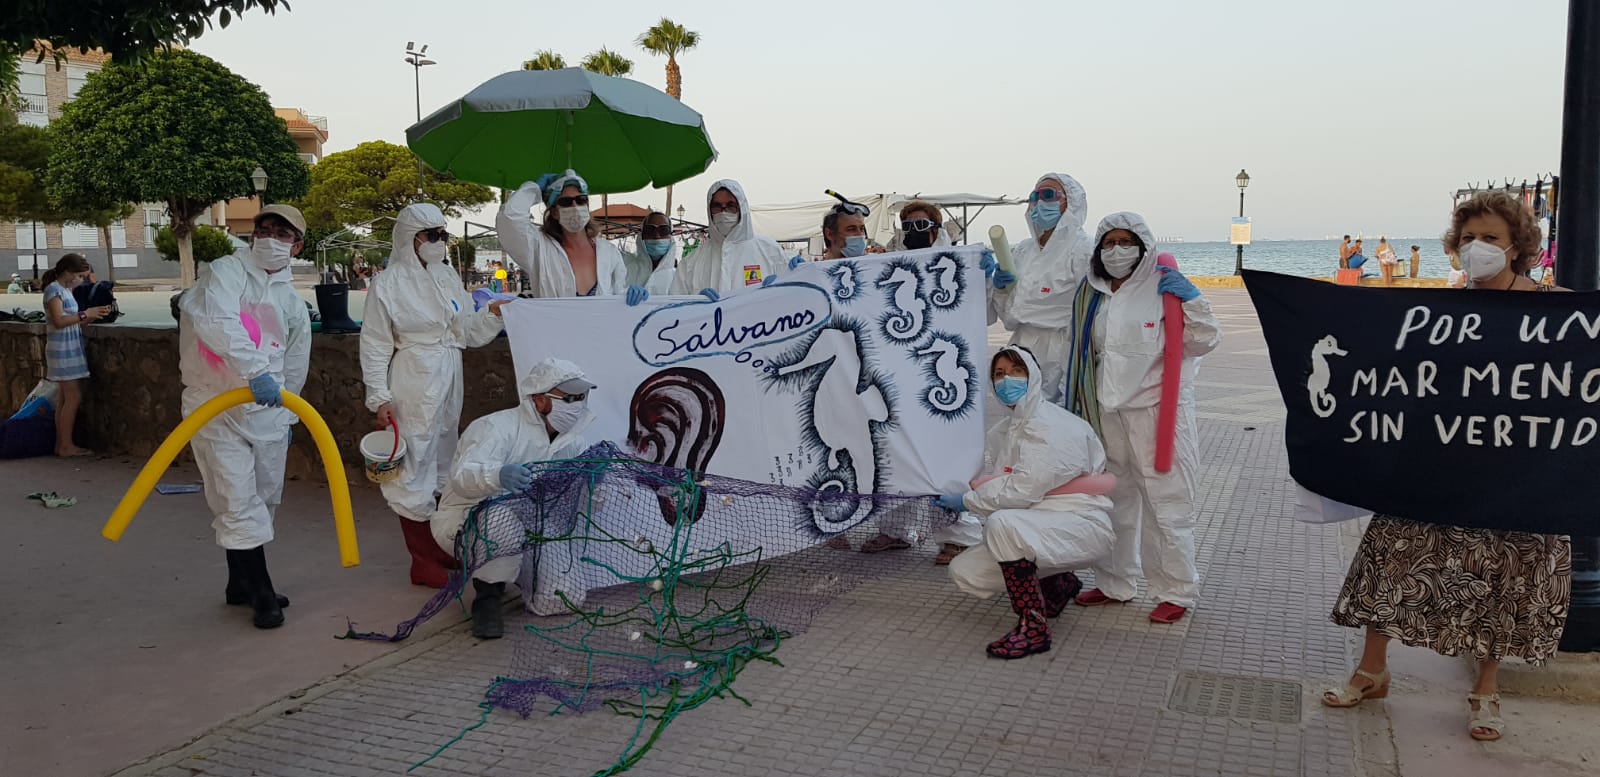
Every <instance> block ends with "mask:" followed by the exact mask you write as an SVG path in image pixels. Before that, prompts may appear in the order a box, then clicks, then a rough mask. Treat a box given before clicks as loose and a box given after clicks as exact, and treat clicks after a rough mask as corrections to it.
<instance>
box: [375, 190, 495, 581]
mask: <svg viewBox="0 0 1600 777" xmlns="http://www.w3.org/2000/svg"><path fill="white" fill-rule="evenodd" d="M448 240H449V233H448V232H447V231H446V230H445V218H444V213H443V212H441V211H440V210H439V208H438V206H436V205H433V204H430V203H426V202H419V203H416V204H414V205H407V206H406V207H405V208H404V209H402V210H401V211H400V213H399V215H398V216H396V217H395V224H394V245H393V250H392V251H391V253H390V254H389V266H388V268H387V269H385V270H384V271H383V272H381V273H378V275H377V276H376V277H374V278H373V279H372V287H371V289H369V290H368V291H367V302H366V308H365V314H366V320H365V321H363V322H362V326H361V376H362V380H363V382H364V383H366V386H367V409H368V410H371V411H372V412H373V413H375V414H377V421H378V426H379V428H380V429H387V428H388V427H389V425H390V424H394V425H395V426H397V427H398V428H399V430H400V439H401V440H402V441H404V442H405V449H406V450H405V458H404V459H402V461H401V466H400V476H399V477H398V478H395V479H394V480H391V481H389V482H387V483H384V484H383V485H382V489H383V498H384V499H385V500H387V501H388V503H389V509H391V510H393V511H395V513H396V514H398V515H399V516H400V529H401V531H402V532H403V533H404V535H405V540H406V550H408V551H410V553H411V582H412V583H414V584H416V585H423V586H428V587H430V588H443V587H444V585H445V583H446V582H448V581H449V576H450V575H449V571H450V569H451V568H452V567H453V566H454V564H455V559H454V558H452V557H451V556H450V554H448V553H441V552H440V551H439V547H438V545H437V544H436V543H435V542H434V541H433V537H432V536H431V535H430V534H429V533H428V526H427V522H428V520H429V519H430V518H432V517H433V512H434V509H435V507H436V499H437V497H436V496H435V495H436V494H437V493H438V492H439V491H440V490H441V489H442V488H443V486H444V483H445V480H446V478H447V477H448V475H449V470H448V469H447V468H448V467H449V466H450V460H451V459H452V458H453V457H454V456H455V452H456V438H457V434H458V432H459V429H460V423H461V400H462V396H463V390H462V375H461V351H462V349H463V348H476V347H479V346H483V345H488V344H489V343H490V342H491V341H493V340H494V338H495V336H496V335H498V334H499V333H500V328H501V321H500V306H501V305H503V304H504V302H502V301H498V300H497V301H495V302H491V303H490V304H489V306H488V307H486V308H484V309H483V310H480V311H476V312H474V310H473V305H472V296H471V295H469V294H468V293H467V292H466V290H465V289H464V288H462V285H461V277H460V276H459V275H457V274H456V271H455V270H453V269H451V268H450V266H449V265H447V264H445V257H446V245H447V243H448Z"/></svg>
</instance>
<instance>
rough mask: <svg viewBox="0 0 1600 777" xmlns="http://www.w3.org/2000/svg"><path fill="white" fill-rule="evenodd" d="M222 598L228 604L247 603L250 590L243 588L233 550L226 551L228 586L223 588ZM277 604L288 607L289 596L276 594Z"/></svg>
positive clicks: (241, 576) (242, 579) (236, 558)
mask: <svg viewBox="0 0 1600 777" xmlns="http://www.w3.org/2000/svg"><path fill="white" fill-rule="evenodd" d="M222 598H223V600H224V601H226V602H227V603H228V604H249V603H250V590H249V589H247V588H245V585H244V575H243V574H241V573H240V572H239V560H238V557H237V556H235V555H234V554H233V551H231V550H230V551H228V587H227V588H225V589H223V591H222ZM278 606H279V607H288V606H289V597H287V596H284V595H283V594H278Z"/></svg>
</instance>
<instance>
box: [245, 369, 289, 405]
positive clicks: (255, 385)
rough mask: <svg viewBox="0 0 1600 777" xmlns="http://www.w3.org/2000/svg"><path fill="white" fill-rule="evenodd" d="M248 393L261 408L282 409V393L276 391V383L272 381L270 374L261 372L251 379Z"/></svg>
mask: <svg viewBox="0 0 1600 777" xmlns="http://www.w3.org/2000/svg"><path fill="white" fill-rule="evenodd" d="M250 393H251V394H254V395H255V397H256V404H258V405H261V406H262V407H283V392H281V391H279V390H278V381H276V380H273V379H272V374H271V373H268V372H263V373H261V374H260V375H257V376H255V377H254V378H251V379H250Z"/></svg>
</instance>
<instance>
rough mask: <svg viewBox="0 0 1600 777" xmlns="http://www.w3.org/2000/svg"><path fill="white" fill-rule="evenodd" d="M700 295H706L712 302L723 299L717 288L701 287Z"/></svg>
mask: <svg viewBox="0 0 1600 777" xmlns="http://www.w3.org/2000/svg"><path fill="white" fill-rule="evenodd" d="M700 296H702V297H705V298H706V299H708V300H711V301H712V302H716V301H717V300H719V299H722V295H721V294H718V293H717V290H716V289H701V290H700Z"/></svg>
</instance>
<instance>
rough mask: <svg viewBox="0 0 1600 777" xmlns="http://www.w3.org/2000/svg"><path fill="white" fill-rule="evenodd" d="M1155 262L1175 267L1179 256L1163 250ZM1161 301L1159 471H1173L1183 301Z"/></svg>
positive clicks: (1164, 298)
mask: <svg viewBox="0 0 1600 777" xmlns="http://www.w3.org/2000/svg"><path fill="white" fill-rule="evenodd" d="M1156 265H1157V266H1158V267H1171V268H1172V269H1174V270H1176V269H1178V259H1177V257H1175V256H1173V255H1172V254H1168V253H1163V254H1161V255H1160V256H1157V257H1156ZM1161 304H1162V316H1161V319H1162V325H1163V326H1164V327H1165V328H1166V343H1165V345H1164V347H1163V351H1162V354H1161V357H1162V359H1161V404H1160V405H1159V406H1158V407H1157V410H1156V471H1157V472H1171V471H1172V449H1173V447H1174V444H1175V443H1176V438H1177V436H1178V389H1179V388H1181V387H1182V385H1181V383H1182V380H1183V301H1182V300H1180V299H1178V298H1177V297H1174V296H1172V295H1171V294H1163V295H1161Z"/></svg>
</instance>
